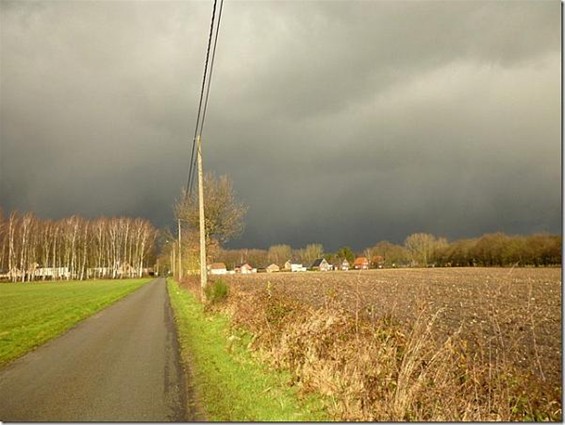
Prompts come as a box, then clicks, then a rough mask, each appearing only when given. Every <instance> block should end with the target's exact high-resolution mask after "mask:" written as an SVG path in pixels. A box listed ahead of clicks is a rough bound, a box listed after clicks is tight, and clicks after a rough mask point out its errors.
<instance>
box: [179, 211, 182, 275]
mask: <svg viewBox="0 0 565 425" xmlns="http://www.w3.org/2000/svg"><path fill="white" fill-rule="evenodd" d="M178 223H179V282H180V281H181V280H182V255H181V252H182V243H181V230H180V218H179V219H178Z"/></svg>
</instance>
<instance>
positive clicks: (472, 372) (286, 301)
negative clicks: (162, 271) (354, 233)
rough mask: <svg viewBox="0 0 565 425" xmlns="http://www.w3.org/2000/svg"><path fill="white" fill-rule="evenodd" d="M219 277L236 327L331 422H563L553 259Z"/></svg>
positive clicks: (558, 312) (556, 278) (226, 308)
mask: <svg viewBox="0 0 565 425" xmlns="http://www.w3.org/2000/svg"><path fill="white" fill-rule="evenodd" d="M222 279H223V280H225V281H226V282H227V283H228V284H229V286H230V295H229V297H228V298H227V301H226V303H225V306H224V311H225V312H226V313H227V314H228V315H229V316H230V318H231V325H232V326H233V327H235V328H242V329H245V330H246V331H247V332H250V333H251V334H253V335H254V338H253V343H252V344H251V345H250V347H251V348H252V349H253V350H255V351H256V352H257V353H259V355H260V356H261V357H262V358H263V359H265V361H266V362H267V363H268V364H270V365H271V366H272V367H274V368H276V369H280V370H286V371H290V373H291V375H292V379H291V382H292V385H293V386H295V387H297V388H299V389H300V390H301V392H302V393H304V394H307V393H310V392H316V393H321V394H323V395H325V396H326V398H327V399H331V400H332V403H331V405H329V406H328V409H329V411H330V413H331V414H332V415H333V418H334V419H336V420H342V421H348V420H362V421H383V420H384V421H405V420H409V421H493V420H496V421H501V420H502V421H523V420H526V421H531V420H536V421H537V420H552V421H555V420H557V421H559V420H561V419H562V401H561V394H562V333H561V329H562V320H561V304H562V300H561V294H562V282H561V269H559V268H539V269H536V268H461V269H458V268H437V269H398V270H368V271H349V272H327V273H322V272H309V273H275V274H255V275H230V276H225V277H222ZM184 285H186V286H187V287H188V288H192V287H194V288H195V289H196V290H197V285H198V282H190V281H188V280H187V281H186V282H185V283H184Z"/></svg>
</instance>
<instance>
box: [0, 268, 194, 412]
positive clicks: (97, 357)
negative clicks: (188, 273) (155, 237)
mask: <svg viewBox="0 0 565 425" xmlns="http://www.w3.org/2000/svg"><path fill="white" fill-rule="evenodd" d="M185 388H186V383H185V378H184V374H183V371H182V368H181V366H180V363H179V356H178V347H177V340H176V331H175V325H174V321H173V319H172V312H171V309H170V306H169V299H168V296H167V289H166V283H165V279H155V280H154V281H151V282H149V283H148V284H146V285H144V286H143V287H141V288H140V289H139V290H137V291H135V292H134V293H133V294H131V295H128V296H127V297H126V298H124V299H122V300H120V301H118V302H117V303H116V304H113V305H112V306H110V307H108V308H107V309H105V310H103V311H101V312H99V313H97V314H96V315H94V316H92V317H91V318H89V319H87V320H85V321H84V322H82V323H80V324H79V325H78V326H76V327H75V328H73V329H71V330H70V331H69V332H67V333H66V334H64V335H62V336H61V337H59V338H57V339H55V340H53V341H50V342H48V343H47V344H45V345H43V346H41V347H40V348H38V349H37V350H35V351H33V352H32V353H29V354H27V355H25V356H23V357H21V358H20V359H18V360H16V361H14V362H13V363H11V364H9V365H8V366H6V367H5V368H4V369H2V370H0V421H4V422H11V421H23V422H29V421H40V422H47V421H56V422H67V421H70V422H82V421H94V422H105V421H110V422H124V421H132V422H168V421H175V422H184V421H191V420H195V418H194V417H192V413H191V412H188V411H187V408H186V406H187V400H186V391H185Z"/></svg>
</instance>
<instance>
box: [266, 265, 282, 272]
mask: <svg viewBox="0 0 565 425" xmlns="http://www.w3.org/2000/svg"><path fill="white" fill-rule="evenodd" d="M266 270H267V273H275V272H279V271H280V270H281V268H280V267H279V266H277V265H276V264H275V263H273V264H271V265H269V266H267V268H266Z"/></svg>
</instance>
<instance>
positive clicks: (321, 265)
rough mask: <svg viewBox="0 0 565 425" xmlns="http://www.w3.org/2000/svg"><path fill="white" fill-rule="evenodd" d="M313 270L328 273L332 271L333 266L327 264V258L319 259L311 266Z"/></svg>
mask: <svg viewBox="0 0 565 425" xmlns="http://www.w3.org/2000/svg"><path fill="white" fill-rule="evenodd" d="M310 268H311V269H312V270H319V271H321V272H327V271H328V270H332V269H333V266H332V265H331V264H330V263H328V262H327V260H326V259H325V258H318V259H317V260H315V261H314V262H313V263H312V266H310Z"/></svg>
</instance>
